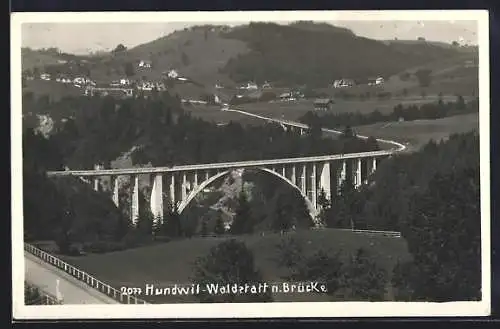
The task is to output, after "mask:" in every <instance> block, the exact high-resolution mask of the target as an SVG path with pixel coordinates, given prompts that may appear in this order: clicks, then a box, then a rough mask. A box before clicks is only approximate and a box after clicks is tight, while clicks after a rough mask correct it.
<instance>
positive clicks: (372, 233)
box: [312, 227, 401, 238]
mask: <svg viewBox="0 0 500 329" xmlns="http://www.w3.org/2000/svg"><path fill="white" fill-rule="evenodd" d="M312 229H314V230H323V229H325V227H313V228H312ZM329 229H331V230H336V231H345V232H353V233H358V234H365V235H368V236H385V237H389V238H400V237H401V232H396V231H375V230H355V229H350V228H334V227H332V228H329Z"/></svg>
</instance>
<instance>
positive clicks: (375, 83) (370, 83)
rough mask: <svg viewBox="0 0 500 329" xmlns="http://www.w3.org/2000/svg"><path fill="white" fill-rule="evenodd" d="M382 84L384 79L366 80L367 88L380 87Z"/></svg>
mask: <svg viewBox="0 0 500 329" xmlns="http://www.w3.org/2000/svg"><path fill="white" fill-rule="evenodd" d="M383 83H384V78H382V77H378V78H368V85H369V86H376V85H381V84H383Z"/></svg>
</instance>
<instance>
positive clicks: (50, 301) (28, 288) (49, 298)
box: [24, 281, 62, 305]
mask: <svg viewBox="0 0 500 329" xmlns="http://www.w3.org/2000/svg"><path fill="white" fill-rule="evenodd" d="M35 291H36V292H38V294H39V295H40V299H39V300H36V301H31V303H30V304H29V305H61V304H62V302H61V301H59V300H58V299H57V298H56V296H54V295H52V294H49V293H48V292H46V291H45V290H43V289H42V288H40V287H38V286H37V285H34V284H32V283H31V282H28V281H24V293H25V294H27V293H28V294H29V293H33V292H35Z"/></svg>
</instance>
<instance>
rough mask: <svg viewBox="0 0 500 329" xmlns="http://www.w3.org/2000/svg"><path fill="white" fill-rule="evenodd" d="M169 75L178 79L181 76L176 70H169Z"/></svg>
mask: <svg viewBox="0 0 500 329" xmlns="http://www.w3.org/2000/svg"><path fill="white" fill-rule="evenodd" d="M167 77H169V78H170V79H177V78H178V77H179V73H178V72H177V71H176V70H170V71H168V72H167Z"/></svg>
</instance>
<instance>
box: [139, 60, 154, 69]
mask: <svg viewBox="0 0 500 329" xmlns="http://www.w3.org/2000/svg"><path fill="white" fill-rule="evenodd" d="M151 66H152V63H151V61H147V60H141V61H140V62H139V67H142V68H145V69H150V68H151Z"/></svg>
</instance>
